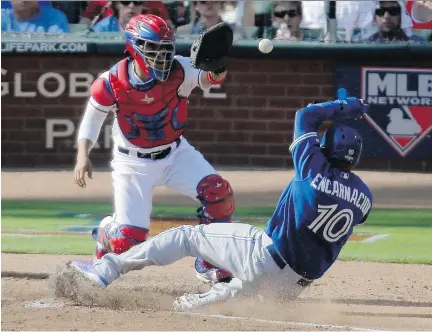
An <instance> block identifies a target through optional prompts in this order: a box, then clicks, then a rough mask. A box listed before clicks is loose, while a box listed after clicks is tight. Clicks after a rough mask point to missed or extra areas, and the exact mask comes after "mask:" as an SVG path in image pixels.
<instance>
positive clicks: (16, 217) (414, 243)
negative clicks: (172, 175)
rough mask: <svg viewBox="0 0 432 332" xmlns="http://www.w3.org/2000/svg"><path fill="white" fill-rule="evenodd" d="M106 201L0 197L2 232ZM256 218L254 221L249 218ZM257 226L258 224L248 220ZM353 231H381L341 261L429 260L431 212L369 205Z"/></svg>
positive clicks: (5, 240)
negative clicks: (378, 236) (382, 236)
mask: <svg viewBox="0 0 432 332" xmlns="http://www.w3.org/2000/svg"><path fill="white" fill-rule="evenodd" d="M111 209H112V208H111V205H109V204H82V203H68V202H59V203H57V202H55V203H46V202H23V201H20V202H19V201H2V230H3V231H16V232H19V231H23V230H27V231H59V230H62V229H65V228H68V227H72V226H85V225H89V224H90V223H91V221H92V219H93V218H73V217H67V216H66V217H58V216H57V215H58V214H59V213H61V212H74V213H84V214H93V215H96V216H103V215H107V214H110V212H111ZM272 212H273V208H272V207H253V208H247V207H239V208H237V211H236V217H237V218H242V220H243V218H264V219H263V220H265V218H268V217H270V216H271V214H272ZM152 215H153V216H165V217H172V216H183V217H184V216H188V217H194V215H195V209H194V207H188V206H155V207H154V209H153V213H152ZM255 220H256V219H255ZM251 223H253V224H254V225H256V226H257V227H259V228H264V225H265V224H264V223H262V222H261V223H256V222H251ZM355 232H360V233H372V234H387V235H388V236H387V237H386V238H385V239H380V240H378V241H376V242H373V243H362V242H349V243H348V244H347V245H346V246H345V247H344V248H343V250H342V252H341V255H340V257H339V258H340V259H342V260H362V261H378V262H394V263H420V264H432V210H417V209H374V210H373V211H372V213H371V215H370V217H369V219H368V220H367V222H366V224H365V225H364V226H361V227H356V228H355ZM93 250H94V242H93V240H92V238H91V236H90V235H88V236H53V237H33V236H32V237H29V236H19V235H18V236H10V235H6V234H3V235H2V252H15V253H26V252H27V253H44V254H90V253H92V252H93Z"/></svg>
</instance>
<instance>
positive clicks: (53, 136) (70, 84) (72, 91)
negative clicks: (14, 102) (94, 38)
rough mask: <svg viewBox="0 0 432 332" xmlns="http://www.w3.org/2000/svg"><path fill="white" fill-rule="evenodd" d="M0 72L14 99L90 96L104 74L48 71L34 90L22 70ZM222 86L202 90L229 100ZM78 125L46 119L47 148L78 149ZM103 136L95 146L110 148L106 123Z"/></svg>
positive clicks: (4, 89)
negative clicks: (67, 144)
mask: <svg viewBox="0 0 432 332" xmlns="http://www.w3.org/2000/svg"><path fill="white" fill-rule="evenodd" d="M1 74H2V82H1V96H2V97H3V96H8V95H12V96H13V97H14V98H35V97H36V96H42V97H44V98H47V99H54V98H59V97H61V96H64V95H66V96H67V97H69V98H88V97H89V96H90V87H91V85H92V83H93V81H94V80H95V79H96V78H97V77H99V76H100V74H101V73H100V74H97V75H92V74H90V73H85V72H81V73H57V72H47V73H43V74H41V75H40V76H39V77H37V79H36V84H34V81H33V82H32V86H33V89H28V88H26V89H25V88H24V86H26V87H28V85H29V84H28V83H29V82H25V75H24V74H23V73H13V75H12V79H11V80H7V81H4V80H3V77H4V76H6V75H8V71H7V70H6V69H3V68H2V69H1ZM9 76H10V75H9ZM220 89H221V86H220V85H215V86H214V87H212V88H211V89H210V90H207V91H202V93H203V98H205V99H226V98H227V94H226V92H222V91H218V90H220ZM84 108H85V102H83V112H84ZM78 128H79V123H77V122H76V121H73V120H72V119H70V118H47V119H46V120H45V148H46V149H48V150H51V149H55V147H56V143H59V142H60V140H63V141H64V140H67V141H68V142H70V143H71V145H72V144H73V146H74V148H76V143H75V137H76V134H77V130H78ZM100 138H101V143H102V144H99V143H96V144H95V146H94V149H100V148H103V149H110V148H111V124H107V125H104V127H103V128H102V130H101V135H100ZM72 142H73V143H72ZM63 143H64V142H63Z"/></svg>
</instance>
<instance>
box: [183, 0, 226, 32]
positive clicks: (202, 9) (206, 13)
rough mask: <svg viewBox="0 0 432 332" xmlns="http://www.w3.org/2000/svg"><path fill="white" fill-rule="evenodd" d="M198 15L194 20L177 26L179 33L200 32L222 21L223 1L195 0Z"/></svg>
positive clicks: (194, 4)
mask: <svg viewBox="0 0 432 332" xmlns="http://www.w3.org/2000/svg"><path fill="white" fill-rule="evenodd" d="M192 6H195V10H196V15H195V16H196V17H195V19H194V20H193V22H191V23H189V24H186V25H182V26H180V27H178V28H177V31H176V33H177V34H179V35H190V34H193V35H195V34H200V33H201V32H202V31H203V30H205V29H208V28H210V27H212V26H214V25H216V24H218V23H219V22H222V17H221V15H222V2H221V1H194V2H193V3H192Z"/></svg>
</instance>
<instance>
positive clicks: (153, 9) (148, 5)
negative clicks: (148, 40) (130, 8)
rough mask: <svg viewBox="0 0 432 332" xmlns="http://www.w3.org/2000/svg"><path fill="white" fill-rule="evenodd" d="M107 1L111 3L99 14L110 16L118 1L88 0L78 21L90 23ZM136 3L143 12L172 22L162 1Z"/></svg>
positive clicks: (103, 16)
mask: <svg viewBox="0 0 432 332" xmlns="http://www.w3.org/2000/svg"><path fill="white" fill-rule="evenodd" d="M108 2H110V3H112V5H111V6H109V7H108V9H107V10H106V11H105V12H104V14H103V15H101V18H106V17H109V16H112V15H113V14H114V10H113V5H115V4H116V3H117V2H119V1H89V2H88V6H87V8H86V10H85V11H84V13H83V14H82V17H81V20H80V22H79V23H81V24H87V25H90V23H91V22H92V20H93V19H94V18H95V17H96V16H97V15H99V14H100V13H101V12H102V10H103V8H104V6H105V5H107V4H108ZM126 2H127V1H126ZM135 2H136V3H138V2H141V3H142V4H143V13H147V14H154V15H157V16H159V17H162V18H163V19H164V20H166V21H168V23H169V24H172V23H171V21H170V20H169V16H168V11H167V9H166V7H165V5H164V4H163V3H162V1H135Z"/></svg>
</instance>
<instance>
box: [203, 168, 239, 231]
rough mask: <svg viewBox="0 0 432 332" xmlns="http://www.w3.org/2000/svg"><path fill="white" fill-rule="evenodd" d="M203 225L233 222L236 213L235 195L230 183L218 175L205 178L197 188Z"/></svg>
mask: <svg viewBox="0 0 432 332" xmlns="http://www.w3.org/2000/svg"><path fill="white" fill-rule="evenodd" d="M197 193H198V196H197V198H198V199H199V200H200V202H201V205H202V207H200V208H199V209H198V217H199V218H200V219H201V223H205V224H209V223H214V222H231V217H232V215H233V213H234V193H233V190H232V188H231V185H230V183H229V182H228V181H227V180H225V179H224V178H222V177H221V176H220V175H218V174H212V175H208V176H206V177H204V178H203V179H202V180H201V181H200V182H199V183H198V186H197Z"/></svg>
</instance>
